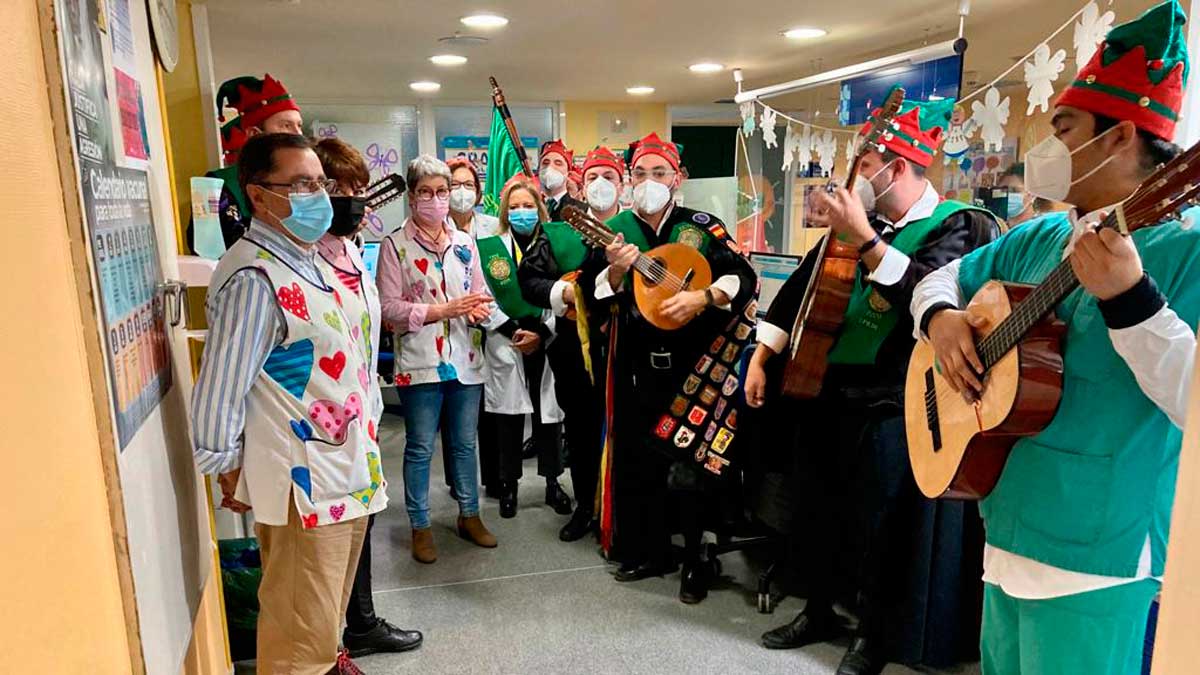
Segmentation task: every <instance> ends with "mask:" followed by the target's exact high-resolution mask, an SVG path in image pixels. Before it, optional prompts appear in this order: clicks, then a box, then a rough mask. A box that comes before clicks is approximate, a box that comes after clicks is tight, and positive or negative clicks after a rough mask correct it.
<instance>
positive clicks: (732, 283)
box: [589, 133, 756, 604]
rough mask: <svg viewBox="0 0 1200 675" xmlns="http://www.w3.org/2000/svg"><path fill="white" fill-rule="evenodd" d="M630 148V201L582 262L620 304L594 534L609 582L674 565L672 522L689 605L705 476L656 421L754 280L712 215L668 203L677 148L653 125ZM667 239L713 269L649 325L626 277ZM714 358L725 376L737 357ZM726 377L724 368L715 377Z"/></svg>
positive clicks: (697, 587)
mask: <svg viewBox="0 0 1200 675" xmlns="http://www.w3.org/2000/svg"><path fill="white" fill-rule="evenodd" d="M631 151H632V159H631V161H630V166H631V167H632V168H631V170H630V175H631V177H632V179H633V185H634V189H633V199H634V210H633V211H625V212H621V213H619V214H617V215H616V216H615V217H614V218H611V219H610V220H609V221H608V224H609V225H610V227H612V228H613V229H614V230H616V231H617V232H618V233H619V236H618V238H617V240H616V241H615V242H614V243H613V244H611V245H610V246H609V247H608V248H607V249H606V250H604V251H599V250H597V251H595V252H594V253H593V254H592V256H591V260H590V261H589V267H590V268H591V269H597V268H601V267H602V269H600V272H599V274H598V275H595V274H593V276H594V278H595V279H596V292H595V297H596V299H597V300H604V301H611V302H615V303H616V304H617V307H618V309H619V311H618V313H617V315H616V316H615V317H614V319H613V325H612V326H610V328H609V330H610V331H616V332H617V337H616V339H615V343H616V344H615V347H614V350H613V353H611V354H610V355H609V363H610V367H611V368H612V369H613V370H612V380H611V381H609V382H608V386H609V387H611V390H610V391H611V392H612V393H611V396H610V398H609V399H608V400H609V401H610V402H611V404H612V405H613V408H612V409H611V410H610V411H609V423H610V428H609V434H610V435H611V436H612V438H613V443H612V450H611V451H612V453H613V457H612V467H613V474H612V476H611V479H612V491H611V492H609V493H608V495H609V496H611V501H605V502H604V504H603V508H604V509H605V510H609V509H611V511H610V513H611V515H612V518H610V517H609V516H608V515H607V514H604V513H602V543H608V541H609V540H608V538H609V536H611V535H613V534H615V537H616V539H615V540H613V541H611V547H610V548H609V551H610V556H611V557H612V558H614V559H616V560H618V561H619V562H620V563H621V567H620V569H619V570H618V571H617V574H616V579H617V581H619V582H631V581H638V580H640V579H646V578H649V577H654V576H662V575H664V574H669V573H670V572H672V571H674V570H675V568H676V562H675V560H674V558H673V551H672V547H671V533H672V530H673V528H672V526H671V522H672V521H676V522H678V525H679V529H680V530H682V532H683V535H684V543H685V551H684V560H683V564H684V569H683V573H682V575H681V580H680V588H679V599H680V600H681V601H682V602H684V603H688V604H691V603H697V602H700V601H701V600H703V599H704V597H705V596H706V595H707V592H708V582H709V574H710V572H711V569H712V567H711V565H706V564H704V563H703V561H702V560H701V552H702V551H701V535H702V529H703V517H704V515H705V512H706V511H708V510H710V508H711V507H712V500H711V499H708V495H707V494H706V492H705V491H704V490H703V489H702V488H703V487H704V486H706V483H705V482H704V481H705V477H704V476H699V475H697V474H696V473H695V472H703V470H702V469H700V468H699V466H698V465H696V464H695V463H694V462H691V461H690V457H689V461H688V462H682V461H675V460H674V458H675V457H676V456H677V455H678V450H677V449H676V445H677V443H678V441H676V443H675V444H672V442H671V441H670V440H666V441H664V440H662V436H661V435H659V434H661V431H659V429H658V427H660V426H661V425H660V420H661V419H662V418H663V415H664V413H665V412H667V411H668V410H670V409H671V408H672V407H673V405H672V400H673V399H674V398H676V397H677V396H678V393H679V391H680V390H681V388H682V387H683V386H684V380H685V379H686V378H687V377H688V375H689V374H690V373H691V371H692V369H693V367H694V366H695V365H696V364H697V363H698V362H699V361H700V357H701V356H704V355H705V354H706V350H707V349H708V348H709V346H710V345H711V344H712V343H713V340H714V338H717V337H718V336H720V335H721V333H722V332H723V330H724V329H725V327H726V326H727V325H728V324H729V322H730V320H731V319H732V318H735V317H736V316H738V315H740V314H742V313H743V312H744V310H745V308H746V306H747V305H748V304H749V303H750V301H751V300H752V299H753V297H754V293H755V286H756V278H755V276H754V271H753V270H752V269H751V267H750V265H749V263H748V262H747V261H746V260H745V258H743V257H742V256H741V255H739V254H738V253H737V252H736V250H735V248H734V246H733V244H732V242H731V241H729V238H728V235H727V234H726V233H725V229H724V226H723V225H722V223H721V222H720V220H719V219H718V218H717V217H716V216H714V215H712V214H710V213H705V212H703V211H694V210H692V209H688V208H684V207H682V206H678V205H676V204H675V202H674V193H675V190H676V189H678V187H679V184H680V182H681V180H682V176H681V173H680V170H681V166H680V156H679V149H678V147H677V146H675V144H673V143H669V142H666V141H664V140H662V139H661V138H659V137H658V135H657V134H653V133H652V134H650V135H649V136H647V137H646V138H644V139H642V140H641V141H639V142H637V143H635V144H633V145H632V146H631ZM626 242H630V243H626ZM666 243H680V244H684V245H688V246H692V247H694V248H696V249H698V250H699V251H700V252H701V253H702V254H703V255H704V257H705V259H706V260H707V261H708V264H709V267H710V268H711V271H712V276H713V279H714V281H713V283H712V285H711V286H710V287H709V288H706V289H698V290H687V291H681V292H679V293H678V294H676V295H674V296H673V297H671V298H669V299H667V300H666V301H665V302H664V304H663V305H662V309H663V311H664V312H666V313H667V314H668V315H669V316H671V317H672V318H674V319H676V320H678V321H680V322H682V323H683V324H684V325H683V326H682V327H681V328H679V329H678V330H674V331H665V330H661V329H659V328H656V327H654V326H653V325H651V324H650V323H649V322H648V321H646V320H645V319H644V318H643V317H642V315H641V314H640V313H639V312H638V311H637V308H636V305H635V303H634V300H633V297H632V293H631V292H630V289H631V286H632V282H631V281H630V280H629V279H628V278H627V274H628V273H629V272H630V269H631V266H632V265H633V263H634V261H635V260H636V259H637V257H638V255H639V251H644V250H649V249H651V248H654V247H657V246H659V245H662V244H666ZM610 299H611V300H610ZM748 329H749V326H747V330H748ZM713 368H714V369H715V370H714V372H716V373H720V372H725V373H726V374H727V373H728V371H729V369H730V368H736V365H735V364H729V365H719V366H717V365H714V366H713ZM704 375H705V376H706V377H707V376H708V373H704ZM734 380H735V381H734V384H735V385H736V377H735V378H734ZM725 381H726V379H725V377H724V375H722V376H721V379H720V380H716V382H718V383H720V382H725ZM710 388H711V387H710ZM713 393H714V395H715V394H716V393H717V390H716V389H713ZM712 421H713V422H715V421H716V416H715V415H714V416H713V420H712ZM672 431H673V430H672ZM656 432H657V433H656ZM664 443H665V445H664ZM690 454H691V453H690V452H689V456H690ZM671 475H674V476H675V477H676V478H679V479H680V480H681V481H683V480H688V479H690V481H689V486H690V487H691V488H693V490H691V491H687V492H684V491H682V490H673V489H671V487H672V486H671V484H669V483H668V477H669V476H671ZM606 480H607V479H606ZM675 487H680V485H678V484H677V485H676V486H675ZM607 489H608V488H607V485H606V487H605V490H606V491H607ZM606 499H607V497H606ZM613 518H615V524H612V520H613ZM606 521H607V524H606Z"/></svg>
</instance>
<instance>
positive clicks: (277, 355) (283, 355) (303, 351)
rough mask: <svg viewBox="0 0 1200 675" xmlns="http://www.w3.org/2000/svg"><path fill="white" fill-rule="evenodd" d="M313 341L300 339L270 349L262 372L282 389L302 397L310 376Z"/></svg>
mask: <svg viewBox="0 0 1200 675" xmlns="http://www.w3.org/2000/svg"><path fill="white" fill-rule="evenodd" d="M312 367H313V342H312V340H300V341H298V342H293V343H292V344H291V345H289V346H286V347H285V346H283V345H280V346H278V347H276V348H275V349H272V350H271V353H270V354H269V355H268V356H267V361H266V363H264V364H263V372H265V373H266V374H267V377H269V378H271V379H272V380H275V382H277V383H278V384H279V386H281V387H283V389H284V391H286V392H287V393H289V394H291V395H292V396H295V397H296V398H302V397H303V396H304V390H305V388H307V387H308V380H309V378H310V377H311V376H312Z"/></svg>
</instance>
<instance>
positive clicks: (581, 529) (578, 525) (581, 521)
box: [558, 506, 592, 541]
mask: <svg viewBox="0 0 1200 675" xmlns="http://www.w3.org/2000/svg"><path fill="white" fill-rule="evenodd" d="M591 531H592V510H591V509H585V508H583V507H582V506H580V507H579V508H577V509H575V513H574V514H572V515H571V519H570V520H568V521H567V524H566V525H563V527H562V529H561V530H559V531H558V538H559V539H560V540H561V541H579V540H580V539H583V538H584V537H586V536H588V534H589V533H590V532H591Z"/></svg>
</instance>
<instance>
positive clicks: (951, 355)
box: [929, 309, 987, 401]
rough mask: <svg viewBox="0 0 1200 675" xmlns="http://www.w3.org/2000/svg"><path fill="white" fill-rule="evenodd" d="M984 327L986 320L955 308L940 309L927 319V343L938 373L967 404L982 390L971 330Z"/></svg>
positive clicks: (979, 364)
mask: <svg viewBox="0 0 1200 675" xmlns="http://www.w3.org/2000/svg"><path fill="white" fill-rule="evenodd" d="M986 326H987V319H985V318H983V317H981V316H978V315H976V314H971V313H970V312H965V311H961V310H957V309H944V310H942V311H940V312H938V313H937V314H934V315H933V318H932V319H930V320H929V343H930V344H932V345H933V351H934V353H935V354H936V355H937V364H938V370H939V371H940V372H941V374H942V377H944V378H946V382H948V383H949V384H950V387H951V388H953V389H954V391H957V392H958V393H960V394H962V395H963V398H965V399H967V400H968V401H974V400H976V399H977V398H979V393H980V392H982V391H983V383H982V382H981V381H980V378H979V375H978V373H982V372H983V362H982V361H981V360H980V359H979V354H977V353H976V352H975V331H977V330H981V329H983V328H985V327H986Z"/></svg>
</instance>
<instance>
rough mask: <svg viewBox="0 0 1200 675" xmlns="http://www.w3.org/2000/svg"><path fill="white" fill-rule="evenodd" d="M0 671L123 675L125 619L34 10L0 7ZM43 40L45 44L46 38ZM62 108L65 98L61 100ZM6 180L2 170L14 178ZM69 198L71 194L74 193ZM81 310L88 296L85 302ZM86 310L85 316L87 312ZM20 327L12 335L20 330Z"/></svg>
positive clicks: (22, 5) (24, 4)
mask: <svg viewBox="0 0 1200 675" xmlns="http://www.w3.org/2000/svg"><path fill="white" fill-rule="evenodd" d="M0 26H3V27H4V28H3V30H4V39H3V40H0V64H4V66H3V72H4V81H5V86H6V89H7V91H6V93H5V95H4V96H3V97H0V147H3V148H5V153H6V156H8V157H20V158H21V162H20V167H19V170H10V171H8V172H6V176H5V179H4V180H2V181H0V212H2V213H4V221H5V223H6V224H7V227H6V228H5V238H6V241H5V245H4V246H3V247H0V269H3V270H4V271H5V274H6V275H7V276H8V282H9V285H8V287H7V288H6V289H5V291H4V293H0V316H4V317H9V318H10V321H9V327H8V329H7V330H0V372H2V373H3V381H4V382H5V383H6V385H7V386H5V387H4V390H3V393H2V394H0V425H3V427H4V428H5V429H8V430H9V433H6V434H5V439H4V442H3V446H4V457H5V462H6V471H5V476H6V479H5V481H4V502H5V504H7V505H8V513H7V514H6V515H5V517H4V518H2V519H0V541H3V542H4V550H5V554H4V555H2V556H0V579H2V580H3V581H2V582H0V586H2V588H3V591H2V592H0V598H2V599H3V607H4V611H3V618H0V663H4V664H7V665H6V666H4V669H12V668H18V667H17V666H16V665H15V664H17V663H22V662H26V663H35V664H37V665H36V670H37V671H39V672H45V673H97V674H104V675H107V674H109V673H128V672H130V670H131V665H130V658H129V646H128V644H129V643H128V640H127V638H126V633H125V617H124V613H123V608H122V602H121V590H120V584H119V581H118V574H117V561H116V555H115V552H114V546H113V531H112V526H111V524H110V521H109V510H108V500H107V498H106V492H105V479H104V473H103V468H102V464H101V448H100V437H99V432H98V430H97V420H96V417H95V414H94V412H93V410H94V409H93V406H92V390H91V384H90V383H91V379H92V377H93V376H94V374H93V373H90V372H89V368H88V362H87V356H86V348H85V342H84V333H83V325H82V323H81V319H80V308H79V298H80V296H79V295H78V293H79V289H78V288H77V286H76V276H75V274H74V272H73V271H72V269H73V268H72V258H71V251H70V242H69V239H68V229H67V228H68V224H67V219H66V214H65V211H64V205H63V191H62V186H61V182H60V180H59V173H58V166H57V164H56V160H55V157H56V150H55V146H54V140H53V136H52V127H51V121H50V120H51V117H50V108H49V101H48V98H47V86H48V85H47V82H46V76H45V72H46V71H45V65H44V62H43V58H42V46H41V35H42V32H41V30H40V26H39V23H38V20H37V8H36V3H35V2H34V1H33V0H20V1H19V2H17V1H11V2H2V3H0ZM51 39H52V38H51ZM59 95H61V94H59ZM13 168H14V167H11V166H10V169H13ZM69 189H70V190H74V189H75V186H74V185H71V186H69ZM83 297H87V294H86V293H85V295H84V296H83ZM89 311H90V308H89ZM18 326H19V328H18ZM100 377H101V378H102V377H103V375H102V374H101V375H100Z"/></svg>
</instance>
